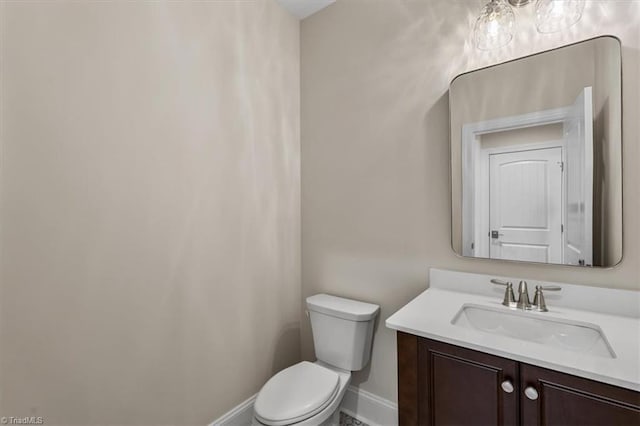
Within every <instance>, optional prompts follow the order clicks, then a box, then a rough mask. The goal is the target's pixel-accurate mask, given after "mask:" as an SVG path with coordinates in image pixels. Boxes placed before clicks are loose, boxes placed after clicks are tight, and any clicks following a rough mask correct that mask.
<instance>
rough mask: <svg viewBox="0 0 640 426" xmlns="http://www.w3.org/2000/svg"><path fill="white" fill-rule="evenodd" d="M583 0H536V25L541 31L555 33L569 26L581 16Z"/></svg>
mask: <svg viewBox="0 0 640 426" xmlns="http://www.w3.org/2000/svg"><path fill="white" fill-rule="evenodd" d="M584 4H585V2H584V0H538V1H537V2H536V27H537V28H538V31H539V32H541V33H555V32H558V31H562V30H564V29H565V28H569V27H570V26H572V25H573V24H575V23H576V22H578V21H579V20H580V18H581V17H582V11H583V10H584Z"/></svg>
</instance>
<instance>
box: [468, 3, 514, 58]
mask: <svg viewBox="0 0 640 426" xmlns="http://www.w3.org/2000/svg"><path fill="white" fill-rule="evenodd" d="M515 21H516V17H515V14H514V13H513V10H512V9H511V6H509V4H507V2H506V0H491V1H490V2H489V3H487V4H486V5H485V6H484V8H482V11H481V12H480V16H479V17H478V19H477V20H476V25H475V27H474V29H473V38H474V42H475V44H476V47H477V48H478V49H481V50H491V49H496V48H498V47H502V46H504V45H506V44H507V43H509V42H510V41H511V39H512V38H513V28H514V24H515Z"/></svg>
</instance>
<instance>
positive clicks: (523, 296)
mask: <svg viewBox="0 0 640 426" xmlns="http://www.w3.org/2000/svg"><path fill="white" fill-rule="evenodd" d="M516 308H518V309H522V310H524V311H528V310H529V309H531V302H530V301H529V289H528V288H527V282H526V281H524V280H522V281H520V284H519V285H518V303H517V304H516Z"/></svg>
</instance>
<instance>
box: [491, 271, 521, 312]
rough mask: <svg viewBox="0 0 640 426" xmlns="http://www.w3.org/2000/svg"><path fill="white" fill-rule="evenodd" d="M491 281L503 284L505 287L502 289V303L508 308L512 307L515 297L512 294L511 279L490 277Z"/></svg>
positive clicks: (514, 303)
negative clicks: (504, 279) (503, 279)
mask: <svg viewBox="0 0 640 426" xmlns="http://www.w3.org/2000/svg"><path fill="white" fill-rule="evenodd" d="M491 282H492V283H493V284H497V285H503V286H505V287H506V289H505V290H504V299H503V300H502V304H503V305H504V306H507V307H509V308H513V307H514V306H515V305H516V297H515V296H514V294H513V283H512V282H511V281H502V280H499V279H496V278H494V279H492V280H491Z"/></svg>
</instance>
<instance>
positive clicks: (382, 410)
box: [340, 386, 398, 426]
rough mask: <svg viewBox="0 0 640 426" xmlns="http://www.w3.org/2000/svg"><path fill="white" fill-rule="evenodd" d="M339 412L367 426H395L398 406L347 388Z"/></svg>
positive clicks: (364, 392) (372, 395) (358, 390)
mask: <svg viewBox="0 0 640 426" xmlns="http://www.w3.org/2000/svg"><path fill="white" fill-rule="evenodd" d="M340 411H344V412H345V414H348V415H350V416H351V417H353V418H355V419H358V420H360V421H361V422H363V423H366V424H368V425H369V426H397V425H398V405H397V404H394V403H393V402H391V401H389V400H387V399H384V398H381V397H379V396H378V395H374V394H372V393H370V392H367V391H365V390H362V389H359V388H356V387H355V386H349V387H348V388H347V392H346V393H345V395H344V398H343V399H342V405H341V406H340Z"/></svg>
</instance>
